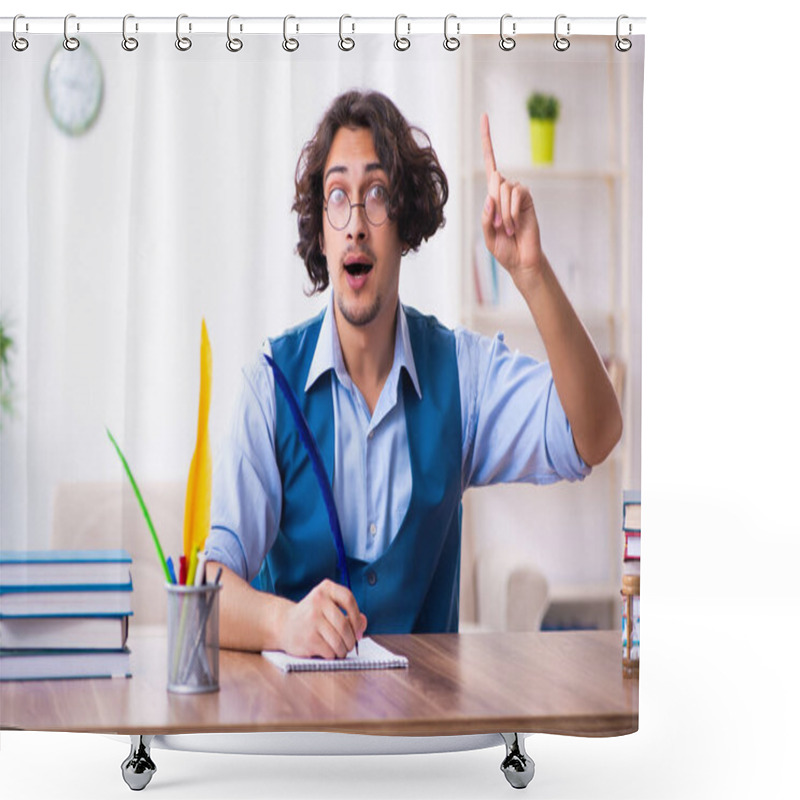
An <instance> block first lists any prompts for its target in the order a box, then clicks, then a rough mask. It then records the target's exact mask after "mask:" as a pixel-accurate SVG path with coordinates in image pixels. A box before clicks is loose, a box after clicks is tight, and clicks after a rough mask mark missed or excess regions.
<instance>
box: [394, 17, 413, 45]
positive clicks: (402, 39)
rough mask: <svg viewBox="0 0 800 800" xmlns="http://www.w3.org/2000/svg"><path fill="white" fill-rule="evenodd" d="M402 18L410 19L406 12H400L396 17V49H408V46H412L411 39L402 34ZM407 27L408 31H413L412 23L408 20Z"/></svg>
mask: <svg viewBox="0 0 800 800" xmlns="http://www.w3.org/2000/svg"><path fill="white" fill-rule="evenodd" d="M401 19H408V17H407V16H406V15H405V14H398V15H397V16H396V17H395V18H394V49H395V50H408V48H409V47H411V39H408V38H406V37H405V36H400V32H399V26H400V20H401ZM406 27H407V28H408V33H411V23H409V22H407V23H406Z"/></svg>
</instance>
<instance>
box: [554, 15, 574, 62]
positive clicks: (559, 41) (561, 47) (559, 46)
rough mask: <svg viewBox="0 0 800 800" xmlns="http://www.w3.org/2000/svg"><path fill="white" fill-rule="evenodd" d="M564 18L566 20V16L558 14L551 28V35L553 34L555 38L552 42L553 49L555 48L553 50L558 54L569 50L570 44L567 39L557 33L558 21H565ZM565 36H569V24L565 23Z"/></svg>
mask: <svg viewBox="0 0 800 800" xmlns="http://www.w3.org/2000/svg"><path fill="white" fill-rule="evenodd" d="M566 18H567V15H566V14H559V15H558V16H557V17H556V21H555V24H554V26H553V33H554V34H555V37H556V38H555V41H554V42H553V47H555V49H556V50H558V51H559V52H560V53H563V52H564V51H565V50H569V44H570V42H569V39H567V38H566V37H565V36H560V35H559V33H558V21H559V20H560V19H566ZM567 36H569V22H568V23H567Z"/></svg>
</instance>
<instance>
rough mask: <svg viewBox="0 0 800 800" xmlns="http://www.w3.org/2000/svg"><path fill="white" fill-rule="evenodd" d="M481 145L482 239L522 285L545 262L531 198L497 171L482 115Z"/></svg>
mask: <svg viewBox="0 0 800 800" xmlns="http://www.w3.org/2000/svg"><path fill="white" fill-rule="evenodd" d="M481 142H482V145H483V164H484V167H485V169H486V190H487V195H486V201H485V203H484V206H483V215H482V219H481V224H482V226H483V238H484V240H485V242H486V247H487V248H488V249H489V251H490V252H491V253H492V255H493V256H494V257H495V258H496V259H497V260H498V261H499V262H500V263H501V264H502V265H503V266H504V267H505V268H506V269H507V270H508V272H509V273H510V274H511V277H512V278H513V279H514V282H515V283H516V284H517V286H521V283H520V281H521V280H522V281H524V280H526V279H527V278H537V277H538V276H539V273H540V270H541V268H542V264H543V262H544V260H545V258H544V254H543V253H542V246H541V242H540V238H539V222H538V220H537V219H536V211H535V210H534V207H533V198H532V197H531V193H530V191H528V189H527V188H526V187H525V186H522V185H521V184H519V183H513V182H511V181H508V180H506V179H505V178H504V177H503V176H502V175H501V174H500V173H499V172H498V171H497V165H496V163H495V159H494V148H493V147H492V136H491V133H490V132H489V117H488V116H487V115H486V114H483V115H482V116H481Z"/></svg>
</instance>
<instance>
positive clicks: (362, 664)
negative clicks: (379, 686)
mask: <svg viewBox="0 0 800 800" xmlns="http://www.w3.org/2000/svg"><path fill="white" fill-rule="evenodd" d="M261 655H263V656H264V658H266V659H268V660H269V661H271V662H272V663H273V664H274V665H275V666H276V667H278V668H279V669H282V670H283V671H284V672H330V671H333V670H342V669H396V668H404V667H408V659H407V658H406V657H405V656H399V655H396V654H395V653H393V652H392V651H391V650H387V649H386V648H385V647H381V645H379V644H378V643H377V642H376V641H375V640H373V639H370V638H369V636H367V637H365V638H364V639H362V640H361V641H360V642H359V643H358V654H356V651H355V649H353V650H351V651H350V652H349V653H348V654H347V656H345V658H331V659H328V658H299V657H297V656H290V655H288V654H287V653H283V652H280V651H277V650H264V651H263V652H262V653H261Z"/></svg>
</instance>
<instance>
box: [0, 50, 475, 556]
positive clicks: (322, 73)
mask: <svg viewBox="0 0 800 800" xmlns="http://www.w3.org/2000/svg"><path fill="white" fill-rule="evenodd" d="M427 38H428V40H427V41H426V37H419V39H418V40H416V41H415V42H414V49H415V58H413V59H408V58H404V54H403V53H398V52H396V51H395V50H394V48H393V47H392V40H391V38H388V37H386V36H376V37H368V36H361V37H359V40H358V54H357V56H356V55H354V54H350V53H342V52H340V51H339V49H338V48H337V47H336V39H335V37H327V36H326V37H308V38H307V39H304V41H303V43H302V46H301V48H300V49H299V50H298V51H297V52H295V53H292V54H289V53H285V52H284V51H283V50H282V49H281V47H280V42H279V40H277V39H276V38H275V37H252V38H248V40H247V43H246V46H245V48H244V49H243V50H242V51H241V52H240V53H229V52H228V51H227V50H226V49H225V37H224V36H219V37H216V36H204V37H197V38H196V40H195V41H194V44H193V46H192V48H191V49H190V50H189V51H187V52H179V51H178V50H177V49H176V48H175V46H174V41H175V38H174V36H172V35H168V34H163V35H152V34H151V35H148V36H147V37H146V38H143V39H142V41H141V44H140V47H139V48H138V50H136V51H134V52H131V53H128V52H125V51H124V50H123V49H122V48H121V47H120V39H119V36H118V35H110V34H109V35H97V34H95V35H91V36H86V37H84V39H83V41H84V42H85V43H86V44H87V45H89V46H90V47H91V48H92V49H94V51H95V52H96V54H97V56H98V58H99V59H100V62H101V65H102V70H103V80H104V92H103V101H102V106H101V109H100V113H99V116H98V118H97V120H96V122H95V124H94V125H93V126H92V128H91V129H89V130H88V131H87V132H86V133H85V134H83V135H81V136H77V137H70V136H67V135H65V134H64V133H62V132H61V131H60V130H59V129H58V128H57V127H56V126H55V124H54V123H53V121H52V120H51V119H50V117H49V115H48V110H47V106H46V103H45V100H44V94H43V90H42V87H43V83H44V74H45V70H46V69H47V65H48V62H49V59H50V57H51V56H52V54H53V53H54V52H55V51H57V50H58V49H59V48H60V47H61V42H62V38H61V37H60V36H53V37H45V36H37V37H36V38H35V39H34V41H33V42H32V44H31V46H30V47H29V49H28V50H27V51H26V52H25V53H17V52H15V51H14V50H13V49H12V48H11V47H4V48H2V55H1V56H0V59H1V66H2V77H1V78H0V81H1V83H0V91H1V92H2V95H1V96H0V104H1V106H2V112H1V113H2V117H1V118H0V134H1V136H2V140H1V141H2V144H1V145H0V169H2V222H1V224H0V256H1V258H0V312H2V313H3V315H4V317H6V318H7V319H8V320H9V322H10V327H11V331H10V332H11V334H12V335H13V337H14V339H15V343H16V348H15V351H14V353H13V363H12V372H13V376H14V382H15V385H14V397H15V413H14V415H13V416H11V417H6V418H5V419H4V420H3V426H2V430H0V531H2V546H3V547H4V548H13V547H29V548H36V547H45V546H47V545H48V542H49V538H50V530H51V527H52V503H53V497H54V493H55V489H56V487H57V486H58V484H59V483H61V482H63V481H74V480H81V481H97V480H119V479H120V478H121V473H120V467H119V463H118V461H117V458H116V455H115V454H114V452H113V450H112V448H111V446H110V444H109V442H108V440H107V438H106V433H105V427H106V426H108V427H109V428H110V429H111V430H112V431H113V432H114V434H115V435H116V437H117V439H118V441H119V442H120V444H121V446H122V447H123V450H124V451H125V453H126V455H127V456H128V458H129V460H130V462H131V465H132V467H133V468H134V472H135V474H136V475H137V478H138V479H139V480H142V481H146V480H185V477H186V474H187V472H188V465H189V461H190V459H191V455H192V449H193V447H194V437H195V432H196V414H197V393H198V386H199V340H200V321H201V318H203V317H205V319H206V322H207V325H208V329H209V334H210V338H211V344H212V349H213V354H214V382H213V391H212V405H211V423H210V424H211V436H212V443H215V442H217V441H218V440H219V437H220V435H221V433H222V431H223V430H224V426H225V425H226V423H227V416H228V409H229V407H230V403H231V401H232V399H233V394H234V392H235V391H236V388H237V385H238V376H239V369H240V367H241V365H242V364H243V363H244V362H246V361H247V360H248V359H250V358H251V357H252V356H253V354H254V353H255V351H256V348H257V347H258V345H259V343H260V342H261V340H262V339H263V338H264V337H266V336H268V335H274V334H277V333H279V332H280V331H281V330H282V329H283V328H285V327H286V326H287V325H290V324H292V323H294V322H297V321H299V320H301V319H304V318H305V317H307V316H309V315H310V314H312V313H313V312H314V311H315V310H316V309H317V308H319V307H320V305H321V304H322V303H323V302H324V297H322V298H321V297H319V296H317V297H314V298H307V297H306V296H305V294H304V291H303V290H304V288H306V287H307V285H308V284H307V281H306V277H305V269H304V267H303V265H302V262H301V261H300V259H299V258H298V257H297V256H296V255H295V254H294V246H295V243H296V240H297V235H296V222H295V217H294V215H293V214H292V213H291V210H290V209H291V203H292V197H293V190H294V182H293V180H294V170H295V166H296V162H297V157H298V155H299V152H300V149H301V147H302V144H303V143H304V142H305V141H306V140H307V139H308V138H309V137H310V136H311V135H312V134H313V131H314V128H315V125H316V122H317V121H318V119H319V118H320V116H321V115H322V113H323V111H324V109H325V108H326V107H327V105H328V104H329V102H330V101H331V100H332V98H333V97H334V96H335V95H336V94H338V93H339V92H341V91H343V90H346V89H349V88H352V87H362V88H365V87H368V88H375V89H378V90H380V91H384V92H386V93H387V94H389V95H390V96H391V97H392V98H393V99H394V100H395V102H396V103H397V104H398V106H399V107H400V109H401V110H402V111H403V112H404V113H405V114H406V116H407V117H408V118H409V120H410V121H412V122H413V123H415V124H418V125H420V126H421V127H422V128H423V129H425V130H426V131H427V132H428V133H429V134H430V136H431V139H432V141H433V143H434V146H435V147H436V149H437V152H438V153H439V156H440V158H441V161H442V163H443V166H444V168H445V171H446V172H447V174H448V175H449V176H450V177H451V181H457V179H458V174H459V173H458V166H459V159H460V147H461V144H460V143H461V132H460V130H459V127H458V119H459V114H458V113H457V110H456V109H457V104H458V103H459V91H458V89H459V74H458V59H453V58H448V56H449V54H447V53H445V52H444V50H443V49H442V47H441V41H440V39H439V37H427ZM433 62H435V65H434V63H433ZM421 86H424V87H425V91H424V92H423V91H420V87H421ZM448 107H452V108H453V110H454V111H453V113H447V111H446V109H447V108H448ZM443 109H445V113H442V111H443ZM456 203H457V201H456V200H455V198H454V199H452V200H451V202H450V203H449V204H448V207H447V209H446V213H447V217H448V225H447V226H446V228H445V229H444V230H443V231H442V232H440V233H439V234H438V235H437V236H436V237H435V238H434V240H432V241H431V242H430V243H428V244H427V245H423V247H422V250H421V251H420V253H419V254H417V255H413V256H411V257H409V258H407V259H406V262H405V264H404V268H403V274H402V278H401V296H402V297H403V299H404V301H405V302H410V303H412V304H418V305H420V306H421V307H423V308H424V309H425V310H426V311H429V312H431V313H435V314H437V315H438V316H439V317H440V318H441V319H442V320H443V321H445V322H446V323H448V324H455V323H456V322H457V319H458V313H459V308H458V302H459V300H458V298H459V295H460V292H459V286H460V281H461V274H460V270H461V267H460V266H459V258H458V255H459V245H458V242H459V236H458V230H457V228H458V221H459V216H460V214H459V208H458V206H457V204H456Z"/></svg>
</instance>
